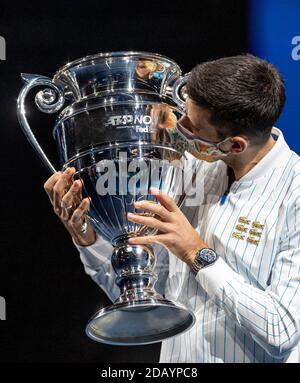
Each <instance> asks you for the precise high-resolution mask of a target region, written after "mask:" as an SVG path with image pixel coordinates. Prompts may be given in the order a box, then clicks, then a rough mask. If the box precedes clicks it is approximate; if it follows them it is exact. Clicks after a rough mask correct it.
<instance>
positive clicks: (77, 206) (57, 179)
mask: <svg viewBox="0 0 300 383" xmlns="http://www.w3.org/2000/svg"><path fill="white" fill-rule="evenodd" d="M74 173H75V168H67V169H66V170H65V171H64V172H56V173H54V174H53V175H52V176H51V177H50V178H48V180H47V181H46V182H45V184H44V189H45V191H46V193H47V194H48V197H49V199H50V201H51V203H52V205H53V209H54V212H55V214H56V215H57V216H58V217H59V218H60V220H61V221H62V223H63V224H64V226H65V228H66V229H67V230H68V232H69V233H70V234H71V236H72V237H73V238H74V240H75V242H76V243H77V244H78V245H80V246H89V245H92V244H93V243H94V242H95V241H96V232H95V230H94V229H93V227H92V225H91V224H90V223H88V224H87V225H88V226H87V231H86V233H85V234H83V233H82V232H81V228H82V224H83V222H84V217H85V215H86V213H87V211H88V210H89V207H90V201H89V198H84V199H82V183H81V181H80V180H76V181H73V175H74Z"/></svg>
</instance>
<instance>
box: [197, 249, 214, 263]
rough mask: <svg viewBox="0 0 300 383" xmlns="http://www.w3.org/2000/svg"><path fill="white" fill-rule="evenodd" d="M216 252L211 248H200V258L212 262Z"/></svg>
mask: <svg viewBox="0 0 300 383" xmlns="http://www.w3.org/2000/svg"><path fill="white" fill-rule="evenodd" d="M216 257H217V255H216V253H215V252H214V251H213V250H211V249H202V250H201V251H200V258H201V259H202V260H203V261H204V262H207V263H212V262H214V261H215V260H216Z"/></svg>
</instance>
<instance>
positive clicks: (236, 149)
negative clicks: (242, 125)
mask: <svg viewBox="0 0 300 383" xmlns="http://www.w3.org/2000/svg"><path fill="white" fill-rule="evenodd" d="M248 146H249V142H248V140H247V139H246V138H244V137H241V136H235V137H232V138H231V150H230V152H231V153H232V154H239V153H242V152H244V151H245V150H246V149H247V148H248Z"/></svg>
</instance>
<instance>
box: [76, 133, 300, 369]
mask: <svg viewBox="0 0 300 383" xmlns="http://www.w3.org/2000/svg"><path fill="white" fill-rule="evenodd" d="M272 134H273V135H274V137H276V144H275V145H274V146H273V147H272V149H271V150H270V151H269V152H268V153H267V155H266V156H265V157H264V158H263V159H262V160H261V161H260V162H259V163H258V164H257V165H255V167H254V168H252V169H251V170H250V171H249V172H248V173H247V174H246V175H244V176H243V177H242V178H241V179H240V180H238V181H235V182H234V183H233V184H232V185H231V187H230V190H229V194H228V196H227V198H226V200H225V202H224V203H221V202H220V200H221V197H222V195H223V194H224V191H225V190H226V189H227V182H228V178H227V165H226V164H225V163H224V162H223V161H216V162H214V163H207V162H204V161H199V160H196V159H195V158H194V157H192V156H190V158H191V161H197V166H198V171H199V172H202V173H201V175H203V177H204V198H203V200H202V202H201V204H200V206H196V207H195V206H184V207H183V209H182V210H183V212H184V214H185V215H186V216H187V217H188V219H189V221H190V222H191V224H192V225H193V226H194V227H195V229H196V230H197V231H198V232H199V234H200V235H201V237H202V239H203V240H204V242H205V243H207V244H208V246H209V247H211V248H213V249H215V251H216V252H217V253H218V254H219V259H218V261H217V262H216V263H215V264H214V265H212V266H209V267H207V268H204V269H202V270H200V271H199V272H198V274H197V276H196V277H194V276H193V274H192V273H191V272H190V270H189V267H188V266H187V265H186V264H185V263H183V262H182V261H181V260H179V259H178V258H177V257H175V256H174V255H173V254H171V253H169V252H168V251H167V250H166V249H164V248H162V247H159V246H158V245H155V246H154V248H155V251H156V254H157V265H156V269H155V271H156V273H158V274H159V275H158V276H159V279H158V282H157V284H156V285H155V287H156V289H157V291H158V292H160V293H162V294H164V295H165V296H166V298H169V299H173V300H176V301H178V302H181V303H183V304H184V305H186V306H188V307H190V308H192V310H193V311H194V313H195V314H196V318H197V321H196V324H195V325H194V326H193V327H192V328H191V329H190V330H189V331H187V332H185V333H183V334H181V335H178V336H176V337H173V338H171V339H167V340H165V341H163V342H162V348H161V355H160V362H196V363H199V362H216V363H226V362H232V363H238V362H260V363H261V362H268V363H270V362H271V363H272V362H279V363H283V362H299V361H300V346H299V340H300V288H299V286H300V158H299V156H298V155H297V154H296V153H294V152H293V151H291V150H290V148H289V147H288V145H287V143H286V142H285V140H284V137H283V133H282V132H281V131H280V130H279V129H277V128H273V130H272ZM77 248H78V250H79V252H80V258H81V260H82V262H83V264H84V268H85V271H86V273H88V274H89V275H90V276H91V277H92V278H93V280H94V281H95V282H96V283H97V284H98V285H99V286H100V287H101V288H102V289H103V290H104V291H105V292H106V294H107V295H108V296H109V297H110V299H111V300H112V301H114V300H115V299H117V297H118V296H119V290H118V288H117V286H116V285H115V284H114V278H115V273H114V271H113V270H112V267H111V264H110V255H111V252H112V246H111V245H110V244H109V243H108V242H107V241H105V240H104V239H103V238H101V237H100V236H98V238H97V241H96V242H95V244H93V245H92V246H89V247H81V246H77Z"/></svg>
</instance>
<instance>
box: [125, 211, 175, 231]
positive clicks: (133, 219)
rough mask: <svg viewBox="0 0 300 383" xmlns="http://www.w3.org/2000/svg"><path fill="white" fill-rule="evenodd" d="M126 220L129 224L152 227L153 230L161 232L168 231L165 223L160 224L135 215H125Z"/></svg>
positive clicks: (153, 219)
mask: <svg viewBox="0 0 300 383" xmlns="http://www.w3.org/2000/svg"><path fill="white" fill-rule="evenodd" d="M127 219H128V220H129V221H131V222H135V223H139V224H141V225H145V226H148V227H152V228H153V229H158V230H159V231H161V232H167V231H168V229H169V227H168V226H167V223H166V222H162V221H160V220H158V219H156V218H152V217H145V216H140V215H137V214H132V213H127Z"/></svg>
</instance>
